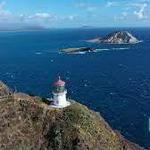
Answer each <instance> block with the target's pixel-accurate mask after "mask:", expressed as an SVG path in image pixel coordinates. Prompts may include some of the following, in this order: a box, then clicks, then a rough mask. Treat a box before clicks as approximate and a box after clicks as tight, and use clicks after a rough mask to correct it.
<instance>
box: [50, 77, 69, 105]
mask: <svg viewBox="0 0 150 150" xmlns="http://www.w3.org/2000/svg"><path fill="white" fill-rule="evenodd" d="M52 94H53V98H52V105H51V106H52V107H56V108H64V107H67V106H69V105H70V102H68V101H67V99H66V94H67V90H66V88H65V81H63V80H61V79H60V77H59V78H58V80H57V81H56V82H54V85H53V91H52Z"/></svg>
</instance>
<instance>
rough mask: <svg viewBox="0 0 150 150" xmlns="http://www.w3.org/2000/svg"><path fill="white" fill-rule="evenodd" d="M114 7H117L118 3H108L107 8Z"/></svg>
mask: <svg viewBox="0 0 150 150" xmlns="http://www.w3.org/2000/svg"><path fill="white" fill-rule="evenodd" d="M113 6H117V2H113V1H108V2H107V3H106V7H113Z"/></svg>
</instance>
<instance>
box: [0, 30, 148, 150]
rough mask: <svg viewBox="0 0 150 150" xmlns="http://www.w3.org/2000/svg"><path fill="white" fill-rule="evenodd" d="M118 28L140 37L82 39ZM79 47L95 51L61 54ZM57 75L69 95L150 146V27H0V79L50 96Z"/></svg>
mask: <svg viewBox="0 0 150 150" xmlns="http://www.w3.org/2000/svg"><path fill="white" fill-rule="evenodd" d="M116 30H128V31H130V32H131V33H132V34H133V35H135V36H136V37H138V39H140V40H142V41H143V42H141V43H138V44H135V45H107V44H92V43H86V42H85V40H86V39H91V38H94V37H98V36H104V35H105V34H107V33H110V32H112V31H116ZM80 46H89V47H93V48H96V49H97V52H95V53H85V54H84V53H79V54H62V53H59V50H60V49H62V48H69V47H80ZM59 75H60V76H61V78H62V79H63V80H65V81H66V85H67V90H68V97H69V98H71V99H74V100H76V101H78V102H80V103H82V104H85V105H87V106H88V107H89V108H91V109H93V110H95V111H97V112H100V114H101V115H102V116H103V117H104V118H105V120H106V121H107V122H108V123H109V124H110V126H111V127H112V128H113V129H116V130H119V131H120V132H121V134H123V135H124V137H126V138H127V139H129V140H131V141H133V142H136V143H138V144H140V145H141V146H144V147H145V148H147V149H150V131H149V124H148V122H149V118H150V28H125V29H115V28H99V29H98V28H97V29H88V28H87V29H86V28H80V29H51V30H44V31H24V32H0V80H2V81H4V82H5V83H7V84H8V85H9V86H10V87H11V88H12V89H14V90H17V91H21V92H27V93H29V94H33V95H39V96H42V97H51V89H52V84H53V81H54V80H55V79H57V77H58V76H59Z"/></svg>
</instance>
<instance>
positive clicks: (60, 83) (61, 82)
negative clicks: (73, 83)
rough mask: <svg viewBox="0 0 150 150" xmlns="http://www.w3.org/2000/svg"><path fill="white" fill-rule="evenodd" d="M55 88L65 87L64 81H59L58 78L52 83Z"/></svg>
mask: <svg viewBox="0 0 150 150" xmlns="http://www.w3.org/2000/svg"><path fill="white" fill-rule="evenodd" d="M54 85H55V86H64V85H65V81H63V80H61V79H60V77H59V78H58V80H57V81H56V82H54Z"/></svg>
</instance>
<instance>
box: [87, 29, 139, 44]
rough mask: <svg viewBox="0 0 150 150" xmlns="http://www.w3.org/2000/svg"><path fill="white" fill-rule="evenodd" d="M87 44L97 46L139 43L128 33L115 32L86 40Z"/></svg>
mask: <svg viewBox="0 0 150 150" xmlns="http://www.w3.org/2000/svg"><path fill="white" fill-rule="evenodd" d="M87 42H90V43H99V44H100V43H102V44H136V43H138V42H140V41H139V40H138V39H137V38H136V37H134V36H133V35H132V34H131V33H129V32H128V31H116V32H112V33H109V34H108V35H106V36H104V37H98V38H94V39H90V40H87Z"/></svg>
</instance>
